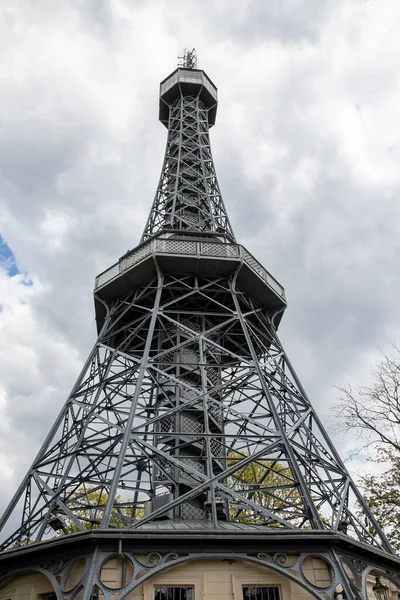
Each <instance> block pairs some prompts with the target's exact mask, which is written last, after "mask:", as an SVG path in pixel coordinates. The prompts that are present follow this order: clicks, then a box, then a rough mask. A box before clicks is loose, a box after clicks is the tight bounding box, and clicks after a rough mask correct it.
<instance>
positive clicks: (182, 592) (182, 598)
mask: <svg viewBox="0 0 400 600" xmlns="http://www.w3.org/2000/svg"><path fill="white" fill-rule="evenodd" d="M154 600H194V594H193V587H192V586H184V585H177V586H173V587H170V586H165V585H162V586H159V587H156V588H154ZM271 600H273V599H271Z"/></svg>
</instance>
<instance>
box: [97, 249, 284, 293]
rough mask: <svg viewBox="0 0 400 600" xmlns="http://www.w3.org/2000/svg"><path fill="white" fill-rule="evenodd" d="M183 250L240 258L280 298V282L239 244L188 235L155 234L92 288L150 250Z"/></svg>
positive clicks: (164, 252) (207, 255)
mask: <svg viewBox="0 0 400 600" xmlns="http://www.w3.org/2000/svg"><path fill="white" fill-rule="evenodd" d="M153 253H155V254H184V255H189V256H199V257H200V256H202V257H208V258H213V257H214V258H219V259H225V258H227V259H232V258H238V259H242V260H243V261H244V262H245V263H246V264H247V266H249V267H250V268H251V270H252V271H254V272H255V273H256V274H257V275H258V276H259V277H260V278H261V279H262V280H263V281H264V282H265V283H266V284H267V285H269V286H270V287H271V288H272V289H273V290H274V291H275V292H276V293H277V294H278V295H279V296H280V297H281V298H282V299H283V300H285V291H284V289H283V287H282V286H281V284H280V283H278V281H277V280H276V279H275V278H274V277H273V276H272V275H271V274H270V273H269V272H268V271H267V270H266V269H265V268H264V267H263V266H262V265H261V264H260V263H259V262H258V260H256V259H255V258H254V256H253V255H252V254H250V252H249V251H248V250H246V248H244V247H243V246H241V245H240V244H224V243H222V242H208V241H207V242H205V241H195V240H191V239H190V238H188V239H186V240H182V239H180V240H177V239H173V238H167V237H158V238H154V239H152V240H149V241H148V242H146V243H145V244H142V245H141V246H140V247H139V248H136V249H135V250H132V251H131V252H129V253H128V254H125V256H123V257H122V258H120V260H119V261H118V262H117V263H115V264H114V265H112V266H111V267H110V268H108V269H106V270H105V271H103V272H102V273H100V275H98V276H97V277H96V280H95V290H97V289H98V288H99V287H101V286H102V285H104V284H105V283H108V282H109V281H111V280H112V279H114V277H117V276H118V275H121V273H124V272H125V271H127V270H128V269H130V268H131V267H133V266H134V265H137V264H139V263H140V262H142V260H144V259H145V258H147V257H148V256H150V255H151V254H153Z"/></svg>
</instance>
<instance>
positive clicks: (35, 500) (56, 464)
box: [5, 242, 389, 550]
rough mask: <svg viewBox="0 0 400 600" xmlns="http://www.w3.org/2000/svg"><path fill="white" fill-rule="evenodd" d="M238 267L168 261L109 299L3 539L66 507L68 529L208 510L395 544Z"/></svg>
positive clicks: (37, 533)
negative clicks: (189, 270)
mask: <svg viewBox="0 0 400 600" xmlns="http://www.w3.org/2000/svg"><path fill="white" fill-rule="evenodd" d="M178 243H179V242H178ZM208 260H209V261H210V260H215V259H212V258H211V259H208ZM217 260H218V259H217ZM241 268H242V266H241V265H239V267H238V268H237V269H236V270H235V271H234V272H233V274H232V275H231V276H230V277H226V276H223V277H210V278H208V277H204V276H196V275H180V276H178V275H174V274H167V273H164V272H162V270H161V268H159V274H158V276H157V277H156V278H154V279H151V280H150V281H149V283H148V284H147V285H145V286H143V287H141V288H140V289H139V290H137V291H134V292H131V293H130V294H128V295H127V296H126V297H124V298H120V299H118V300H117V301H116V302H115V303H114V304H113V305H112V307H111V310H110V313H109V316H108V318H107V320H106V323H105V325H104V327H103V330H102V333H101V335H100V337H99V339H98V341H97V343H96V345H95V347H94V349H93V352H92V354H91V356H90V357H89V360H88V363H87V365H86V366H85V368H84V370H83V372H82V374H81V376H80V378H79V379H78V381H77V383H76V385H75V388H74V390H73V392H72V394H71V397H70V398H69V400H68V402H67V404H66V406H65V408H64V410H63V412H62V414H61V416H60V418H59V419H58V421H57V423H56V425H55V427H54V429H53V431H52V432H51V434H50V436H49V440H48V442H47V443H46V445H45V447H44V448H43V449H42V451H41V452H40V454H39V456H38V458H37V459H36V461H35V463H34V465H33V467H32V470H31V471H30V473H29V474H28V476H27V478H26V480H25V481H24V482H23V487H22V489H21V490H20V492H22V491H23V492H24V506H23V519H22V523H21V526H20V527H19V528H18V529H17V530H16V531H15V532H14V533H13V534H12V536H11V537H10V538H9V539H8V540H7V542H6V543H5V547H7V546H10V545H13V544H15V543H21V542H22V541H24V540H25V541H27V540H35V541H37V540H41V539H43V538H44V537H46V535H47V534H48V531H49V529H50V531H51V527H50V526H51V520H52V519H54V518H55V517H56V516H57V515H58V516H62V521H63V522H64V526H65V529H66V531H79V530H81V531H83V530H85V528H87V527H88V526H89V527H93V526H100V527H102V528H108V527H117V528H120V527H127V528H137V527H142V526H143V525H144V524H145V523H146V522H148V521H153V520H154V519H157V518H160V517H165V516H168V517H170V518H173V517H181V518H196V519H204V518H206V517H208V516H210V518H212V519H213V521H214V525H215V526H216V527H218V523H219V522H220V521H221V520H228V519H229V520H232V521H234V522H237V521H239V522H249V521H251V522H259V523H262V524H263V526H264V527H273V528H276V527H282V528H289V529H295V530H296V529H298V528H300V529H325V530H333V531H335V530H339V531H344V530H346V531H347V533H348V534H349V535H352V536H354V537H355V538H357V539H359V540H363V541H366V542H368V543H369V544H370V545H373V546H377V547H381V548H385V549H387V550H389V546H388V544H387V542H386V540H385V538H384V535H383V534H382V532H381V531H380V530H379V527H378V525H377V523H376V521H375V520H374V518H373V516H372V515H371V514H370V512H369V510H368V508H367V506H366V505H365V504H364V501H363V499H362V497H361V495H360V494H359V492H358V490H357V488H356V487H355V486H354V484H353V483H352V481H351V478H350V476H349V474H348V473H347V471H346V469H345V467H344V465H343V463H342V461H341V460H340V458H339V456H338V455H337V453H336V452H335V450H334V449H333V447H332V444H331V443H330V441H329V438H328V437H327V435H326V434H325V432H324V430H323V428H322V425H321V424H320V422H319V420H318V417H317V416H316V415H315V413H314V411H313V409H312V407H311V405H310V402H309V401H308V399H307V397H306V395H305V393H304V391H303V389H302V387H301V385H300V383H299V381H298V379H297V377H296V374H295V372H294V371H293V368H292V367H291V365H290V362H289V360H288V358H287V356H286V354H285V352H284V349H283V347H282V345H281V343H280V341H279V340H278V337H277V334H276V330H275V327H274V325H273V319H272V318H271V317H269V316H268V315H266V314H265V313H264V312H263V311H261V310H260V309H259V307H258V306H257V305H255V304H254V303H253V302H252V300H251V298H249V295H248V294H247V293H245V292H243V291H242V290H241V289H240V288H239V287H238V286H237V277H238V273H239V270H240V269H241ZM19 495H20V494H18V497H19ZM16 500H17V498H16ZM355 501H356V502H358V504H359V506H360V507H362V514H359V513H357V512H356V511H355V510H354V508H352V507H353V506H354V502H355Z"/></svg>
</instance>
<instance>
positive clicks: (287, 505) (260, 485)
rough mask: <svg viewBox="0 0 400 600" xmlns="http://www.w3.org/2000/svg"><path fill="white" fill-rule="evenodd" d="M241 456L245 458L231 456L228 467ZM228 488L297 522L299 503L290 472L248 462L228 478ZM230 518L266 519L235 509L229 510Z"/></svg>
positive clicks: (269, 463) (279, 466)
mask: <svg viewBox="0 0 400 600" xmlns="http://www.w3.org/2000/svg"><path fill="white" fill-rule="evenodd" d="M244 456H245V455H244V454H239V453H236V452H231V453H230V455H229V457H230V458H229V462H228V466H233V465H234V464H235V463H236V462H238V461H240V460H242V459H243V458H244ZM229 487H230V488H231V489H233V490H234V491H236V492H239V493H240V494H241V495H243V496H245V497H247V498H249V499H250V500H252V501H253V502H255V503H256V504H258V505H259V506H261V507H262V508H266V509H269V510H271V511H273V512H274V513H276V514H278V515H280V516H281V517H282V518H284V519H286V520H291V521H293V519H295V520H297V519H298V513H299V509H300V511H301V510H302V506H303V503H302V499H301V497H300V494H299V492H298V488H297V486H296V484H295V482H294V478H293V474H292V472H291V470H290V469H289V468H287V467H285V466H283V465H282V464H280V463H279V462H277V461H265V460H257V461H251V462H249V463H248V464H247V465H245V466H244V467H241V468H239V469H238V470H237V471H236V472H235V473H234V474H233V475H231V477H230V478H229ZM230 517H231V519H233V520H240V521H244V522H246V521H247V522H249V521H251V522H254V521H264V519H265V517H264V515H263V514H261V513H255V511H254V510H253V509H252V508H246V509H243V508H239V509H238V508H236V507H231V509H230Z"/></svg>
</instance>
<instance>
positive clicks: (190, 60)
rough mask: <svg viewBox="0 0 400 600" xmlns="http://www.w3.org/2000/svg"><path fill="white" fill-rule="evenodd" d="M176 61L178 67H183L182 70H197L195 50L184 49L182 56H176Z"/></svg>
mask: <svg viewBox="0 0 400 600" xmlns="http://www.w3.org/2000/svg"><path fill="white" fill-rule="evenodd" d="M178 59H179V62H178V67H183V68H184V69H197V54H196V48H193V49H192V50H189V49H188V48H185V49H184V51H183V56H178Z"/></svg>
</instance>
